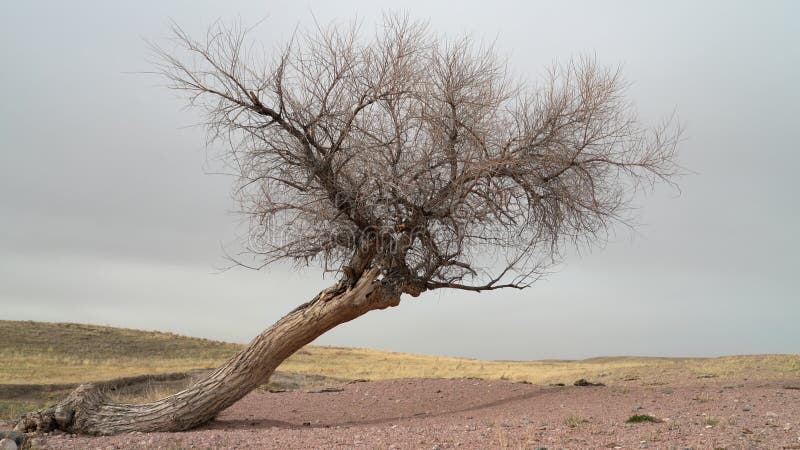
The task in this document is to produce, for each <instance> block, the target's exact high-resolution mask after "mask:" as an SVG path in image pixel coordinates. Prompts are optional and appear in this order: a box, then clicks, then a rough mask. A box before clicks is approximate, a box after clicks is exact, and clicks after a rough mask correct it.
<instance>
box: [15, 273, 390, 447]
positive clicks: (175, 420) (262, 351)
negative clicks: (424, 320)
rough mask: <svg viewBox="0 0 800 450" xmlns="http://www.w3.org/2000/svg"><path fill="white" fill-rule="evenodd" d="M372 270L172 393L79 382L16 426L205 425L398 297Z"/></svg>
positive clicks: (106, 431)
mask: <svg viewBox="0 0 800 450" xmlns="http://www.w3.org/2000/svg"><path fill="white" fill-rule="evenodd" d="M377 277H378V272H377V271H375V270H370V271H367V272H365V273H364V274H363V276H361V277H360V279H359V280H358V281H357V282H356V283H355V284H354V285H352V286H350V287H345V286H343V285H342V284H339V285H336V286H334V287H332V288H329V289H326V290H325V291H322V292H321V293H320V294H319V295H317V296H316V297H315V298H314V299H313V300H311V301H310V302H308V303H306V304H304V305H302V306H300V307H298V308H297V309H295V310H294V311H292V312H290V313H289V314H287V315H286V316H284V317H283V318H282V319H280V320H279V321H278V322H276V323H275V324H274V325H272V326H271V327H270V328H268V329H267V330H265V331H264V332H262V333H261V334H260V335H259V336H257V337H256V338H255V339H253V341H252V342H250V345H248V347H247V348H245V349H244V350H242V351H240V352H239V353H237V354H236V355H234V356H233V357H231V358H230V359H229V360H228V361H227V362H225V364H223V365H222V366H221V367H220V368H219V369H217V370H216V371H214V372H213V373H211V374H210V375H208V376H206V377H205V378H203V379H201V380H199V381H198V382H197V383H195V384H193V385H192V386H190V387H188V388H187V389H185V390H183V391H180V392H178V393H176V394H173V395H171V396H169V397H166V398H164V399H161V400H158V401H155V402H151V403H143V404H123V403H115V402H113V401H111V400H110V399H108V397H106V395H105V394H104V393H103V392H102V390H101V389H100V388H98V387H96V386H95V385H92V384H84V385H81V386H79V387H78V388H77V389H75V391H73V392H72V393H71V394H70V395H69V396H68V397H67V398H66V399H64V400H63V401H62V402H60V403H58V404H56V405H54V406H52V407H50V408H47V409H43V410H40V411H36V412H32V413H28V414H27V415H25V416H23V417H22V419H21V420H20V421H19V422H18V423H17V425H16V429H17V430H19V431H24V432H32V431H42V432H47V431H51V430H54V429H59V430H63V431H66V432H70V433H80V434H92V435H111V434H119V433H125V432H131V431H142V432H152V431H181V430H187V429H190V428H194V427H196V426H198V425H202V424H204V423H206V422H208V421H209V420H211V419H213V418H214V417H215V416H216V415H217V414H218V413H219V412H220V411H222V410H223V409H225V408H227V407H228V406H230V405H232V404H233V403H235V402H236V401H237V400H239V399H241V398H242V397H244V396H245V395H246V394H248V393H249V392H250V391H252V390H253V389H254V388H255V387H257V386H259V385H261V384H263V383H266V382H267V381H268V380H269V377H270V376H271V375H272V373H273V372H274V371H275V368H276V367H278V365H279V364H280V363H281V362H283V361H284V360H285V359H286V358H288V357H289V356H291V355H292V354H293V353H294V352H296V351H297V350H299V349H300V348H301V347H303V346H304V345H306V344H308V343H310V342H311V341H313V340H314V339H316V338H317V337H318V336H320V335H322V334H323V333H325V332H326V331H328V330H330V329H331V328H333V327H335V326H337V325H339V324H342V323H344V322H348V321H350V320H353V319H355V318H356V317H359V316H361V315H363V314H365V313H367V312H369V311H371V310H374V309H384V308H388V307H391V306H396V305H398V304H399V303H400V292H399V291H398V290H397V289H395V288H393V287H392V286H390V285H389V284H387V283H386V282H384V281H381V280H378V279H377Z"/></svg>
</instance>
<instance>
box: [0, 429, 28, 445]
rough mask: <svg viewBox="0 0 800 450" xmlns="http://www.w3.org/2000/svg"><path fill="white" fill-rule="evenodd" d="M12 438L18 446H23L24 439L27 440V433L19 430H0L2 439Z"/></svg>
mask: <svg viewBox="0 0 800 450" xmlns="http://www.w3.org/2000/svg"><path fill="white" fill-rule="evenodd" d="M5 438H8V439H11V440H12V441H14V443H15V444H17V447H21V446H22V441H24V440H25V435H24V434H22V433H20V432H19V431H0V439H5Z"/></svg>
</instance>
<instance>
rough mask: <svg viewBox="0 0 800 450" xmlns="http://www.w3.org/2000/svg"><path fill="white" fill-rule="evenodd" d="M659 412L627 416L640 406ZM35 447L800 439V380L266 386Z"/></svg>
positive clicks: (768, 443)
mask: <svg viewBox="0 0 800 450" xmlns="http://www.w3.org/2000/svg"><path fill="white" fill-rule="evenodd" d="M635 414H638V415H650V416H653V417H654V418H656V419H658V420H659V422H656V423H651V422H644V423H626V420H627V419H628V418H629V417H630V416H632V415H635ZM31 443H32V444H33V448H53V449H128V448H147V449H156V448H161V449H176V448H196V449H206V448H212V449H223V448H224V449H233V448H237V449H250V448H254V449H262V448H263V449H288V448H298V449H299V448H303V449H305V448H318V449H329V448H331V449H332V448H386V449H429V450H432V449H446V448H514V449H541V448H547V449H584V448H625V449H631V448H651V449H654V448H657V449H662V448H663V449H673V448H679V449H684V448H690V449H721V448H724V449H761V448H763V449H800V380H798V379H775V380H769V381H748V380H746V379H745V380H736V381H732V380H720V379H714V378H709V379H702V378H701V379H695V380H687V381H684V382H677V383H670V384H659V383H643V382H641V381H637V380H629V381H628V382H620V383H616V384H614V385H611V386H590V387H578V386H571V385H570V386H539V385H531V384H524V383H514V382H508V381H496V380H479V379H469V378H458V379H397V380H383V381H374V382H357V383H349V384H340V385H333V386H330V388H329V389H324V390H323V389H304V390H289V391H285V392H277V393H271V392H264V391H256V392H253V393H251V394H250V395H248V396H247V397H245V398H244V399H242V400H241V401H239V402H238V403H236V404H235V405H233V406H232V407H230V408H229V409H227V410H226V411H224V412H223V413H222V414H220V416H219V417H218V418H217V420H216V421H214V422H212V423H210V424H209V425H208V426H206V427H204V428H202V429H199V430H194V431H190V432H183V433H151V434H142V433H134V434H127V435H122V436H113V437H77V436H71V435H63V434H62V435H58V434H56V435H49V436H39V437H36V438H34V439H32V441H31Z"/></svg>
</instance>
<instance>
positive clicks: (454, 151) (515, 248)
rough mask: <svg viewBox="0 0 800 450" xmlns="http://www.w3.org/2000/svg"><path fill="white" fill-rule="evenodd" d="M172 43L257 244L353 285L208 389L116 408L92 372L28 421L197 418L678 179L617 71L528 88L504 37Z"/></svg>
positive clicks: (602, 230) (340, 34) (513, 272)
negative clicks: (302, 352) (347, 332)
mask: <svg viewBox="0 0 800 450" xmlns="http://www.w3.org/2000/svg"><path fill="white" fill-rule="evenodd" d="M173 31H174V36H175V41H176V42H177V43H178V44H179V45H178V47H177V49H168V50H164V49H163V48H155V51H156V54H157V55H158V57H159V73H160V74H161V75H163V76H164V77H166V79H167V80H168V81H169V83H170V86H171V87H172V88H173V89H176V90H178V91H181V92H183V93H186V94H188V98H189V102H190V104H191V105H194V106H197V107H200V108H203V109H204V111H205V113H206V118H207V127H208V130H209V132H210V134H211V137H212V138H214V139H220V140H222V141H223V142H225V143H227V144H229V147H228V148H229V149H230V150H229V152H228V154H227V155H226V156H227V158H226V160H227V161H228V162H229V163H230V164H231V167H233V168H234V169H235V172H236V173H237V176H238V185H237V186H236V193H237V194H236V196H237V200H238V201H239V202H240V204H241V209H242V211H243V212H244V213H245V214H246V215H247V217H248V219H249V223H250V239H249V241H248V250H249V251H250V252H251V254H253V255H255V256H256V257H257V260H258V261H259V264H260V265H261V266H265V265H267V264H271V263H273V262H276V261H281V260H292V261H295V262H299V263H301V264H308V263H312V262H318V263H320V264H321V265H322V266H323V267H324V268H325V269H326V270H329V271H335V272H338V273H339V275H340V276H339V281H338V282H337V283H336V284H335V285H333V286H331V287H330V288H328V289H326V290H324V291H322V292H321V293H319V294H318V295H317V296H316V297H314V299H313V300H311V301H310V302H308V303H305V304H303V305H301V306H300V307H298V308H297V309H295V310H294V311H292V312H291V313H289V314H288V315H287V316H285V317H284V318H282V319H281V320H280V321H278V322H277V323H276V324H274V325H273V326H272V327H270V328H269V329H267V330H266V331H264V332H263V333H262V334H261V335H259V336H258V337H256V338H255V339H254V340H253V341H252V342H251V344H250V345H249V347H247V348H246V349H245V350H243V351H242V352H241V353H239V354H237V355H235V356H234V357H232V358H231V359H230V360H229V361H228V362H226V363H225V364H224V365H223V366H222V367H221V368H220V369H218V370H217V371H215V372H214V373H212V374H211V375H209V376H208V377H207V378H205V379H203V380H201V381H199V382H198V383H196V384H195V385H193V386H191V387H189V388H187V389H186V390H184V391H181V392H179V393H177V394H174V395H172V396H170V397H167V398H165V399H162V400H159V401H156V402H153V403H147V404H136V405H131V404H117V403H113V402H111V401H110V400H108V399H107V398H106V397H105V396H104V395H103V394H102V393H101V392H99V390H98V389H96V388H94V387H93V386H91V385H85V386H82V387H81V388H79V389H78V390H77V391H75V392H74V393H73V394H71V395H70V397H69V398H67V399H66V400H64V401H63V402H61V403H60V404H58V405H56V406H55V407H52V408H49V409H47V410H43V411H39V412H36V413H33V414H30V415H28V416H26V417H25V418H23V420H22V421H21V422H20V423H19V428H21V429H24V430H32V429H40V430H49V429H52V428H60V429H64V430H67V431H71V432H80V433H91V434H114V433H120V432H127V431H136V430H138V431H156V430H161V431H165V430H183V429H188V428H191V427H194V426H197V425H199V424H202V423H204V422H206V421H208V420H210V419H212V418H213V417H214V416H215V415H216V414H217V413H218V412H219V411H220V410H222V409H223V408H226V407H227V406H229V405H231V404H232V403H233V402H235V401H236V400H238V399H240V398H241V397H242V396H244V395H245V394H246V393H247V392H249V391H251V390H252V389H253V388H254V387H256V386H257V385H259V384H261V383H264V382H266V381H267V379H268V378H269V376H270V375H271V374H272V372H273V371H274V369H275V368H276V367H277V366H278V364H280V363H281V362H282V361H283V360H284V359H285V358H287V357H288V356H290V355H291V354H292V353H294V352H295V351H296V350H297V349H299V348H300V347H302V346H303V345H305V344H307V343H309V342H311V341H312V340H313V339H315V338H316V337H318V336H319V335H321V334H322V333H324V332H325V331H327V330H329V329H330V328H333V327H335V326H337V325H339V324H341V323H344V322H347V321H349V320H352V319H354V318H356V317H358V316H360V315H362V314H364V313H366V312H368V311H371V310H375V309H383V308H387V307H391V306H396V305H398V304H399V303H400V299H401V296H402V295H403V294H409V295H411V296H415V297H416V296H419V295H420V294H422V293H424V292H426V291H431V290H435V289H441V288H450V289H463V290H469V291H485V290H493V289H501V288H524V287H527V286H528V285H529V284H530V283H531V282H532V281H534V280H535V279H536V278H537V277H538V276H539V275H540V274H541V273H542V271H543V270H545V269H547V267H548V266H550V265H551V264H553V263H554V262H556V261H558V260H559V258H560V255H561V250H562V249H563V248H564V247H565V245H592V244H596V243H598V242H603V241H604V240H605V239H606V237H607V234H608V232H609V230H610V227H612V226H614V225H615V224H619V223H625V221H626V219H627V218H628V214H627V212H628V209H629V207H630V205H631V200H632V197H633V195H634V193H635V192H636V191H637V189H638V188H639V187H640V186H651V185H652V184H653V183H655V182H658V181H666V182H671V180H672V178H673V177H674V175H676V164H675V159H676V154H675V148H676V141H677V137H678V132H677V128H676V127H674V126H672V125H671V124H670V123H669V122H666V123H665V124H664V125H663V126H661V127H658V128H655V129H650V128H646V127H643V126H642V125H641V124H640V122H639V121H638V120H637V117H636V115H635V112H634V110H633V108H632V106H631V104H630V103H629V101H628V99H627V98H626V96H625V88H626V85H625V83H624V82H623V81H622V79H621V77H620V73H619V71H618V70H610V69H606V68H602V67H599V66H598V65H596V64H595V62H594V61H593V60H592V59H578V60H576V61H573V62H570V63H568V64H565V65H557V66H554V67H552V68H551V69H550V70H549V71H548V72H547V76H546V78H545V79H544V80H543V83H541V84H539V85H535V86H530V85H528V84H525V83H523V82H520V81H517V80H516V79H515V78H514V77H513V76H512V75H511V74H509V72H508V69H507V65H506V63H505V61H504V60H502V59H500V58H498V57H497V55H496V53H495V51H494V50H493V49H492V47H491V46H481V45H478V44H475V43H474V42H473V41H472V40H470V39H469V38H461V39H457V40H451V39H445V38H442V37H440V36H438V35H436V34H434V33H432V32H431V31H430V30H429V28H428V26H427V25H426V24H424V23H419V22H414V21H411V20H409V19H408V18H407V17H405V16H402V15H387V16H385V18H384V22H383V24H382V26H380V27H379V28H378V30H377V32H376V33H375V35H374V36H370V37H365V36H363V34H362V33H360V32H359V28H358V26H356V25H350V26H345V27H341V26H338V27H337V26H330V27H319V26H318V27H316V28H314V29H313V30H311V31H310V32H306V33H301V34H298V35H295V36H294V37H293V38H292V39H291V40H290V41H289V43H288V44H287V45H286V46H285V47H283V48H281V49H279V50H278V51H276V52H275V57H274V58H271V59H270V58H265V57H264V56H263V54H262V52H258V51H256V50H254V49H255V48H256V47H254V46H252V45H249V44H248V43H247V40H246V37H247V30H246V29H243V28H241V27H239V26H234V27H226V26H222V25H218V26H215V27H212V29H211V30H210V31H209V33H208V34H207V36H206V37H205V39H203V40H195V39H193V38H192V37H190V36H189V35H188V34H187V33H185V32H184V31H183V30H182V29H181V28H179V27H177V26H176V27H174V29H173Z"/></svg>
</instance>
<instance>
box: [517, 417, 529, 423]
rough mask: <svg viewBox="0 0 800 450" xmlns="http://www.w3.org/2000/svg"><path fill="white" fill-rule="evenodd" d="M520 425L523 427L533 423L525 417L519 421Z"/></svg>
mask: <svg viewBox="0 0 800 450" xmlns="http://www.w3.org/2000/svg"><path fill="white" fill-rule="evenodd" d="M519 423H521V424H523V425H527V424H529V423H531V421H530V419H528V418H527V417H523V418H522V419H519Z"/></svg>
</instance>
